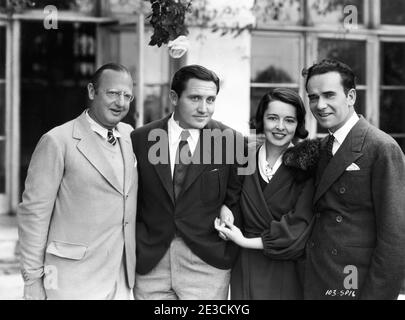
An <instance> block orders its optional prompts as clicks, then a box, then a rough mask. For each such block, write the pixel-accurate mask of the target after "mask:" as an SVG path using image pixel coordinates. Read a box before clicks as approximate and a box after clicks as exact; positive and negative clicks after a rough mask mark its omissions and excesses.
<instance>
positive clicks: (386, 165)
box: [304, 60, 405, 299]
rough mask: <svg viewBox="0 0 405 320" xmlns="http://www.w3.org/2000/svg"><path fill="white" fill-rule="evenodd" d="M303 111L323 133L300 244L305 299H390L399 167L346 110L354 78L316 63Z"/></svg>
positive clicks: (399, 261)
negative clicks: (308, 231) (311, 216)
mask: <svg viewBox="0 0 405 320" xmlns="http://www.w3.org/2000/svg"><path fill="white" fill-rule="evenodd" d="M304 75H306V89H307V92H308V98H309V104H310V108H311V111H312V113H313V115H314V116H315V118H316V119H317V121H318V123H319V124H320V125H321V126H322V127H324V128H326V129H328V131H329V135H328V137H326V138H325V139H323V141H322V143H321V146H322V149H321V159H320V162H319V167H318V170H317V177H316V191H315V196H314V199H313V202H314V209H315V210H314V212H315V215H316V222H315V226H314V230H313V234H312V236H311V238H310V240H309V241H308V244H307V262H306V269H305V285H304V295H305V298H306V299H397V297H398V294H399V291H400V288H401V284H402V280H403V278H404V271H405V250H404V247H405V197H404V195H405V159H404V154H403V152H402V151H401V149H400V147H399V146H398V144H397V143H396V142H395V140H394V139H393V138H392V137H390V136H389V135H387V134H386V133H384V132H382V131H381V130H379V129H377V128H376V127H374V126H372V125H371V124H369V123H368V122H367V121H366V120H365V119H364V118H363V117H361V116H358V115H357V114H356V112H355V110H354V104H355V101H356V87H355V76H354V74H353V71H352V70H351V69H350V68H349V67H348V66H347V65H345V64H343V63H341V62H339V61H336V60H323V61H321V62H320V63H318V64H315V65H313V66H312V67H310V68H309V69H308V70H306V72H305V73H304Z"/></svg>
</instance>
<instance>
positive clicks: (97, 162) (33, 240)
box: [18, 113, 138, 299]
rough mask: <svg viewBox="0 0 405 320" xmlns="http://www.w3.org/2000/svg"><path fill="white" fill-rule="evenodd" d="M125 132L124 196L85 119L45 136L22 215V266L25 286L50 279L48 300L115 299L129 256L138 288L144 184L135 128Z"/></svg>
mask: <svg viewBox="0 0 405 320" xmlns="http://www.w3.org/2000/svg"><path fill="white" fill-rule="evenodd" d="M117 129H118V131H119V132H120V133H121V135H122V137H121V138H119V139H118V141H119V143H120V147H121V151H122V154H123V159H124V168H125V179H124V181H125V183H124V189H123V188H122V187H120V184H119V182H118V178H117V177H116V176H115V174H114V170H113V168H112V166H111V165H110V163H109V162H108V160H107V158H106V157H105V156H104V153H103V150H102V149H101V147H100V145H99V144H98V142H97V140H96V139H97V136H96V134H95V133H94V132H93V131H92V130H91V128H90V125H89V123H88V121H87V119H86V118H85V114H84V113H83V114H82V115H80V116H79V117H78V118H76V119H75V120H72V121H70V122H67V123H65V124H63V125H61V126H59V127H56V128H54V129H53V130H51V131H49V132H48V133H46V134H45V135H43V136H42V138H41V140H40V141H39V143H38V145H37V147H36V149H35V151H34V154H33V156H32V159H31V163H30V166H29V169H28V176H27V180H26V184H25V191H24V194H23V201H22V203H21V204H20V206H19V210H18V222H19V237H20V248H21V258H22V260H21V262H22V272H23V277H24V280H25V281H31V280H33V279H35V278H39V277H40V276H41V275H42V274H43V272H45V278H44V285H45V289H46V294H47V297H48V299H103V298H105V297H107V295H108V294H109V293H110V292H111V291H112V290H113V288H114V285H115V283H116V281H117V280H118V275H119V270H120V263H121V261H122V257H123V254H124V255H125V259H124V261H125V263H126V275H127V277H126V278H127V282H128V286H129V287H131V288H132V287H133V285H134V278H135V217H136V202H137V189H138V177H137V172H136V168H135V166H136V159H135V155H134V153H133V151H132V145H131V141H130V133H131V131H132V127H131V126H129V125H127V124H124V123H119V124H118V126H117ZM124 248H125V250H124Z"/></svg>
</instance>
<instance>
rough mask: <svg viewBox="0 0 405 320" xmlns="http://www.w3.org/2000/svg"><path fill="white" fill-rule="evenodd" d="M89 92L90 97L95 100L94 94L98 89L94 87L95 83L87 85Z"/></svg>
mask: <svg viewBox="0 0 405 320" xmlns="http://www.w3.org/2000/svg"><path fill="white" fill-rule="evenodd" d="M87 93H88V95H89V99H90V100H94V96H95V94H96V89H94V85H93V84H92V83H89V84H88V85H87Z"/></svg>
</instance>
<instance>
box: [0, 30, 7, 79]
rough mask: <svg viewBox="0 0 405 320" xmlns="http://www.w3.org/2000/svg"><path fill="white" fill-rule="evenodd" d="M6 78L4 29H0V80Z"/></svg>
mask: <svg viewBox="0 0 405 320" xmlns="http://www.w3.org/2000/svg"><path fill="white" fill-rule="evenodd" d="M5 77H6V29H5V28H4V27H0V79H4V78H5Z"/></svg>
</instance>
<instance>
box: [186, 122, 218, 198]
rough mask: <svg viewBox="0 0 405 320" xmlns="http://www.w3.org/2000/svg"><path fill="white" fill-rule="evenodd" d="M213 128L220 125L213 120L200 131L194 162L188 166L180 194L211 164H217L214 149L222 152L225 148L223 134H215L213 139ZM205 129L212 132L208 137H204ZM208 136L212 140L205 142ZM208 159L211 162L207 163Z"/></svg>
mask: <svg viewBox="0 0 405 320" xmlns="http://www.w3.org/2000/svg"><path fill="white" fill-rule="evenodd" d="M213 129H219V127H217V126H216V125H215V122H213V121H211V122H210V123H208V125H207V126H206V127H205V128H204V129H203V130H201V131H200V138H199V139H198V143H197V146H196V148H195V151H194V154H193V158H192V162H191V164H190V166H189V168H188V171H187V175H186V178H185V181H184V184H183V187H182V189H181V191H180V194H179V196H180V195H181V194H182V193H184V192H185V191H186V190H187V189H188V188H189V187H190V186H191V185H192V184H193V182H194V181H195V180H197V178H198V177H199V176H200V175H201V174H202V173H203V172H204V171H206V170H208V169H209V168H212V166H211V165H214V164H215V162H214V157H213V156H214V153H213V152H212V150H214V151H215V150H220V152H222V151H223V150H224V148H223V146H222V145H221V144H222V139H221V136H214V139H213V141H212V140H211V138H210V137H211V132H212V131H210V130H213ZM204 130H208V131H207V132H208V133H210V134H207V137H204ZM207 138H210V141H205V142H204V140H206V139H207ZM208 146H210V148H208ZM222 156H224V153H222ZM222 160H223V162H225V159H224V158H222ZM207 161H209V163H207Z"/></svg>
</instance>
